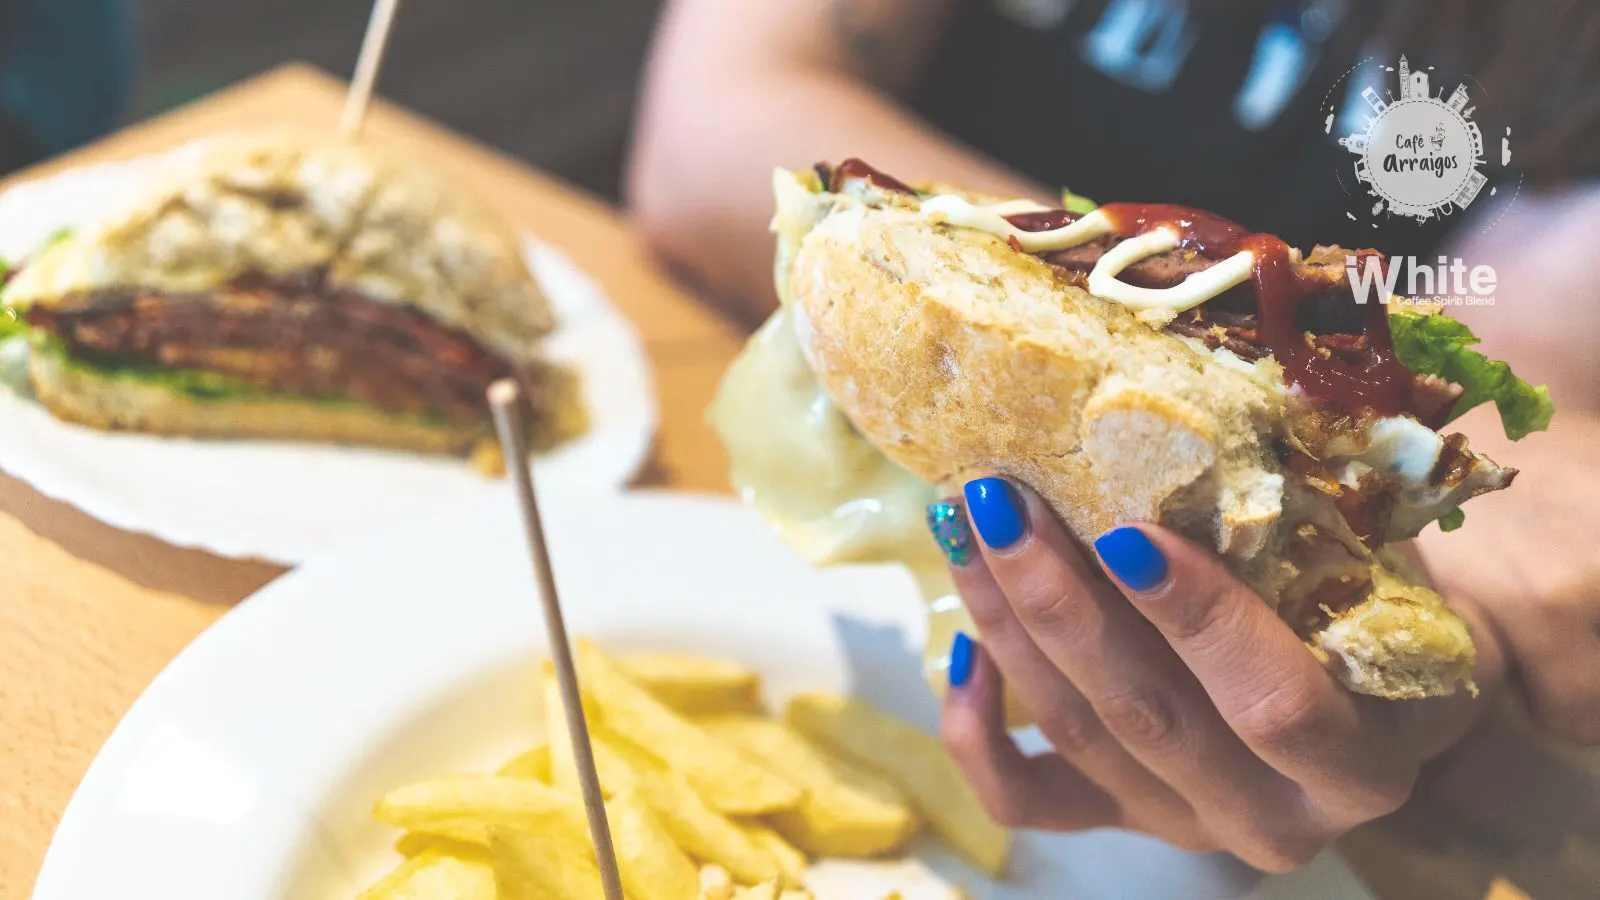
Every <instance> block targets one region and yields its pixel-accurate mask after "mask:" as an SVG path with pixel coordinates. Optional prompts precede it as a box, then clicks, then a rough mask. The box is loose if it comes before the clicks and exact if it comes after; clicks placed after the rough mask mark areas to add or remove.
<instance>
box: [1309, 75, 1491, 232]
mask: <svg viewBox="0 0 1600 900" xmlns="http://www.w3.org/2000/svg"><path fill="white" fill-rule="evenodd" d="M1398 70H1399V76H1400V96H1399V98H1398V99H1394V98H1393V97H1392V96H1384V95H1382V94H1379V93H1378V91H1377V90H1375V89H1373V88H1371V87H1368V88H1366V89H1365V90H1363V91H1362V92H1361V99H1362V100H1364V101H1365V102H1366V104H1367V106H1369V107H1370V108H1371V109H1372V115H1371V116H1369V117H1367V119H1366V121H1365V127H1364V128H1362V129H1361V130H1359V131H1357V132H1355V133H1354V134H1351V135H1349V136H1347V137H1343V138H1340V139H1339V145H1340V146H1342V147H1344V148H1345V149H1347V150H1349V151H1350V152H1351V153H1353V154H1355V156H1356V164H1355V168H1356V177H1357V178H1358V179H1360V180H1361V181H1362V182H1363V183H1364V184H1366V185H1367V187H1368V188H1369V190H1370V191H1371V193H1372V194H1373V196H1375V197H1376V198H1378V202H1377V204H1376V205H1375V206H1374V209H1373V212H1374V213H1378V212H1382V211H1387V212H1389V213H1391V214H1394V215H1400V216H1410V217H1412V218H1415V219H1417V220H1419V221H1422V220H1426V219H1429V218H1432V217H1433V216H1436V215H1449V214H1450V213H1452V212H1454V211H1455V210H1457V209H1465V208H1466V207H1467V206H1469V205H1471V203H1472V201H1473V200H1475V199H1477V197H1478V193H1479V192H1480V191H1481V190H1483V187H1484V185H1485V184H1487V183H1488V181H1489V179H1488V177H1487V176H1485V175H1484V174H1483V172H1482V171H1481V169H1482V168H1483V165H1484V159H1483V134H1482V133H1481V132H1480V131H1479V130H1478V124H1477V123H1476V122H1474V121H1472V113H1473V109H1474V108H1473V107H1472V106H1469V105H1468V103H1469V102H1470V101H1469V95H1468V93H1467V86H1466V85H1465V84H1461V85H1457V86H1456V89H1455V90H1454V91H1453V92H1451V94H1450V96H1449V97H1448V98H1444V97H1438V96H1434V94H1433V93H1432V90H1431V88H1430V87H1429V84H1428V81H1429V79H1428V73H1427V72H1426V71H1416V72H1413V71H1411V66H1410V63H1409V61H1407V59H1406V58H1405V57H1404V56H1402V57H1400V65H1399V67H1398Z"/></svg>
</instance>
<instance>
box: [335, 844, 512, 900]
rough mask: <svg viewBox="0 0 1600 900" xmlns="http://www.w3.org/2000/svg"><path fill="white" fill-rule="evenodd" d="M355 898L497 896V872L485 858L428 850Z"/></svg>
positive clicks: (471, 899)
mask: <svg viewBox="0 0 1600 900" xmlns="http://www.w3.org/2000/svg"><path fill="white" fill-rule="evenodd" d="M356 900H496V897H495V886H494V872H493V870H492V869H491V868H490V867H489V864H488V863H487V862H485V861H483V860H468V859H459V858H457V857H454V856H448V855H446V854H444V853H440V852H438V851H428V852H424V853H420V854H418V855H416V856H413V857H411V858H410V859H408V860H406V861H405V862H403V863H401V864H400V865H399V866H398V867H396V868H395V869H394V870H393V871H391V872H390V873H389V874H387V875H385V876H383V877H382V878H380V879H378V880H377V881H376V882H374V883H373V884H372V885H371V886H370V887H368V888H367V889H366V890H364V891H362V892H361V893H360V894H358V895H356Z"/></svg>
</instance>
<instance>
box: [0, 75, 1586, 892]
mask: <svg viewBox="0 0 1600 900" xmlns="http://www.w3.org/2000/svg"><path fill="white" fill-rule="evenodd" d="M342 95H343V85H342V84H341V83H340V82H338V81H336V80H334V79H331V78H329V77H328V76H326V75H323V74H321V73H320V72H317V71H316V70H313V69H310V68H307V67H304V66H296V65H290V66H285V67H283V68H280V69H277V70H275V71H273V72H271V73H268V74H267V75H264V76H262V77H260V78H258V79H255V80H253V81H250V82H246V83H244V84H241V85H239V86H237V87H234V88H231V89H229V90H227V91H224V92H222V93H220V94H217V95H215V96H213V97H210V98H208V99H205V100H203V101H200V102H198V103H195V104H193V105H191V106H188V107H185V108H182V109H179V110H177V111H175V112H173V113H170V114H168V115H165V116H162V117H160V118H158V119H154V120H151V121H149V122H146V123H143V124H140V125H137V126H134V127H131V128H129V129H127V130H125V131H122V132H120V133H118V134H116V135H114V136H112V137H110V138H108V139H106V140H104V141H101V142H99V143H97V144H94V145H92V146H89V147H86V148H84V149H82V150H80V151H78V152H75V153H72V154H70V155H68V156H65V157H62V158H59V159H56V160H52V161H50V162H48V163H46V164H44V165H41V166H38V167H36V168H34V169H31V170H29V171H27V172H23V173H21V174H19V175H17V176H15V177H14V178H12V179H8V180H7V182H6V184H5V185H0V188H3V187H4V186H8V185H9V184H11V183H14V182H15V181H18V180H23V179H28V178H33V177H37V176H39V175H43V174H47V173H50V172H53V171H58V170H61V169H64V168H67V167H70V166H74V165H79V164H83V163H88V162H100V161H107V160H114V159H120V158H125V157H129V156H134V155H138V154H142V153H149V152H152V151H156V150H160V149H163V148H167V147H170V146H173V145H175V144H178V143H181V142H183V141H186V140H190V139H192V138H195V137H199V136H201V135H204V134H207V133H210V132H213V131H215V130H218V129H223V128H236V127H242V126H263V125H273V124H296V125H302V126H320V125H323V124H327V125H329V126H330V127H331V124H332V123H333V122H335V121H336V120H337V118H338V111H339V106H340V102H341V100H342ZM367 128H368V133H369V134H370V135H371V136H372V137H373V139H375V140H381V141H383V142H385V143H393V144H395V145H398V146H401V147H404V148H407V149H409V150H412V151H415V152H416V153H417V154H418V155H419V156H420V157H421V158H423V159H426V160H428V161H430V163H433V164H435V165H436V166H437V167H438V168H439V169H440V170H442V171H444V172H446V173H447V174H448V175H449V176H450V177H453V178H456V179H458V180H459V181H460V182H461V183H462V184H464V185H466V186H467V187H469V188H471V189H473V190H474V191H475V192H477V193H479V194H481V195H482V196H483V197H484V198H485V199H486V200H488V201H489V202H490V203H492V204H494V205H496V206H497V207H498V208H499V209H500V210H501V211H502V212H503V213H504V214H505V215H506V217H507V218H508V219H510V220H511V221H513V222H515V223H516V224H517V225H518V226H520V227H522V228H525V229H527V230H528V231H531V232H532V233H534V234H536V235H538V236H539V237H541V238H543V239H545V240H548V241H550V242H552V243H554V244H557V245H559V246H561V247H562V248H563V249H564V250H565V251H566V252H567V253H568V254H569V255H570V256H571V257H572V259H573V260H574V261H575V262H576V263H577V264H578V265H579V266H581V267H582V268H583V269H584V270H586V271H587V272H589V273H591V274H592V275H594V276H595V277H597V278H598V279H599V280H600V281H601V282H602V283H603V285H604V287H605V290H606V292H607V294H608V295H609V296H610V297H611V298H612V300H613V301H614V302H615V303H616V304H617V305H618V306H619V307H620V308H621V309H622V310H623V312H625V313H626V314H627V315H628V316H629V317H630V318H631V319H632V320H633V322H634V323H635V325H636V326H637V327H638V329H639V331H640V333H641V334H642V336H643V338H644V345H645V348H646V351H647V352H648V354H649V356H650V360H651V362H652V363H653V365H654V370H655V378H656V388H657V391H658V392H659V395H660V405H661V428H660V434H659V437H658V439H657V442H656V448H655V454H654V460H653V463H652V465H651V467H650V469H649V470H648V471H647V472H646V473H645V475H644V476H643V477H642V478H641V483H645V484H654V485H662V486H670V487H673V488H683V489H693V490H710V491H726V490H727V486H726V480H725V460H724V457H723V454H722V450H721V447H720V446H719V445H718V443H717V441H716V439H715V438H714V436H713V435H712V434H711V433H710V431H709V430H708V429H707V428H706V427H705V426H704V424H703V422H702V414H703V410H704V408H705V405H706V403H707V402H708V401H709V400H710V397H711V394H712V391H713V389H714V387H715V385H716V383H717V379H718V378H719V377H720V375H721V372H722V370H723V368H724V367H725V366H726V365H727V363H728V362H729V360H731V359H732V357H733V355H734V354H735V353H736V352H737V351H738V348H739V346H740V343H741V341H742V338H743V332H742V331H741V329H740V328H739V327H737V326H736V325H734V324H732V323H731V322H729V321H727V320H724V319H723V318H721V317H720V316H719V315H717V314H716V312H715V311H714V310H712V309H711V308H710V307H707V306H704V305H702V304H700V303H697V302H696V301H695V300H694V299H693V298H691V297H690V296H689V295H688V294H686V293H685V292H684V291H683V290H681V289H680V288H678V287H677V286H675V285H674V284H673V283H672V282H671V281H670V280H669V279H668V278H667V277H666V276H665V275H664V274H663V273H662V272H661V271H660V270H659V269H658V268H657V267H656V266H655V265H654V264H653V263H652V262H651V261H650V260H649V258H648V257H647V255H646V253H645V251H644V249H643V248H642V246H641V244H640V242H639V240H638V238H637V237H636V236H635V235H634V233H633V232H632V231H631V230H630V228H629V227H628V225H627V223H626V222H625V221H624V220H623V219H621V218H620V217H619V216H618V214H617V212H616V211H615V210H614V209H612V208H611V207H609V206H608V205H606V204H604V203H601V202H599V201H597V200H595V199H593V198H592V197H589V196H587V195H584V194H582V193H580V192H578V191H576V190H574V189H572V188H570V187H568V186H565V185H563V184H561V183H558V182H556V181H554V180H552V179H551V178H549V177H546V176H543V175H540V174H539V173H537V172H534V171H531V170H530V169H528V168H526V167H525V166H523V165H521V164H519V163H517V162H515V161H513V160H511V159H509V158H507V157H504V156H502V155H499V154H497V153H494V152H492V151H490V150H487V149H485V148H483V147H481V146H479V145H476V144H474V143H472V142H470V141H468V140H466V139H463V138H461V137H458V136H455V135H452V134H450V133H448V132H446V131H445V130H443V129H441V128H439V127H438V126H435V125H433V124H431V123H429V122H427V121H424V120H422V119H420V118H419V117H417V116H414V115H411V114H408V113H406V112H404V111H402V110H399V109H396V108H394V107H389V106H383V105H380V106H379V107H378V108H377V109H376V110H375V111H374V112H373V114H372V116H371V117H370V119H369V121H368V126H367ZM0 427H3V426H0ZM281 571H282V570H281V569H279V568H278V567H275V566H269V565H265V564H262V563H255V562H241V561H238V560H224V559H220V558H217V557H214V556H211V555H209V554H206V553H203V552H198V551H194V550H186V549H180V548H175V547H172V546H169V545H167V544H164V543H162V542H160V541H157V540H154V539H152V538H149V537H144V536H139V535H133V534H129V533H126V532H122V531H119V530H116V529H113V528H109V527H107V526H105V525H101V524H99V523H98V522H95V521H94V520H92V519H89V518H88V517H86V516H84V515H83V514H81V513H78V512H77V511H76V510H73V509H71V508H70V507H68V506H66V505H64V504H61V503H58V502H56V501H53V500H50V499H47V498H44V497H41V496H40V495H39V494H37V493H36V492H34V491H32V490H31V489H30V488H29V487H27V486H26V485H24V484H21V483H19V482H17V481H16V480H14V479H11V478H8V477H6V476H5V475H4V474H0V897H5V898H11V897H18V898H20V897H23V896H26V895H27V893H28V892H29V891H30V890H31V887H32V884H33V881H34V878H35V877H36V875H37V873H38V870H39V865H40V862H41V861H42V859H43V856H44V851H45V847H46V846H47V844H48V843H49V840H50V835H51V833H52V832H53V831H54V829H55V826H56V822H57V821H58V820H59V819H60V816H61V813H62V810H63V809H64V808H65V806H66V803H67V800H68V798H69V797H70V796H71V794H72V791H73V788H74V787H75V786H76V785H77V783H78V780H79V779H80V778H81V777H82V775H83V773H84V770H85V769H86V768H87V767H88V765H89V762H90V760H91V759H92V758H93V756H94V754H95V751H96V750H97V749H98V748H99V747H100V745H101V743H102V742H103V741H104V740H105V739H106V737H107V736H108V735H109V734H110V732H111V730H112V728H113V727H115V725H116V723H117V720H118V719H119V718H120V717H121V715H122V714H123V712H124V711H126V710H127V708H128V706H129V705H130V704H131V703H132V702H133V700H134V698H135V697H137V696H138V694H139V692H140V691H141V690H143V689H144V687H145V685H146V684H148V683H149V682H150V680H151V679H152V678H153V677H154V676H155V674H156V673H157V672H158V671H159V670H160V669H161V667H162V666H164V665H165V664H166V663H167V662H168V661H169V660H170V659H172V657H173V656H174V655H175V654H176V653H177V652H178V651H179V650H181V649H182V648H183V647H184V646H185V645H186V644H188V643H189V641H191V640H192V639H193V638H194V637H195V636H196V635H198V634H199V633H200V632H201V631H202V630H203V629H205V628H206V626H208V625H210V624H211V623H212V622H213V621H215V620H216V619H217V617H218V616H220V615H222V614H223V613H224V612H226V611H227V610H228V608H229V606H230V605H231V604H232V603H234V602H236V601H238V600H239V599H240V598H242V597H244V596H245V595H247V594H248V593H250V592H251V591H252V590H254V589H255V588H257V587H259V586H260V585H262V584H264V583H266V582H267V581H269V580H271V579H272V578H274V577H276V576H277V575H278V574H280V573H281ZM1597 797H1600V765H1597V764H1596V762H1595V760H1594V757H1593V756H1591V755H1583V754H1577V753H1572V752H1567V751H1562V750H1559V749H1556V748H1551V747H1548V746H1545V745H1544V744H1542V743H1540V742H1538V741H1536V740H1535V739H1533V738H1531V737H1529V736H1528V735H1527V734H1526V732H1525V731H1523V729H1522V728H1521V727H1520V725H1518V724H1517V723H1516V722H1515V721H1514V719H1513V718H1512V717H1511V716H1509V715H1508V716H1503V717H1501V718H1500V719H1498V720H1497V721H1495V722H1492V723H1491V724H1490V725H1488V726H1486V727H1485V728H1484V729H1483V730H1482V731H1481V732H1480V733H1479V734H1477V735H1475V736H1474V737H1473V738H1472V739H1471V740H1470V741H1469V742H1468V743H1467V744H1466V745H1464V746H1463V747H1462V748H1460V749H1458V750H1457V751H1456V752H1454V753H1453V754H1452V755H1451V756H1450V757H1448V758H1447V759H1445V760H1442V761H1441V762H1440V763H1439V764H1438V765H1436V766H1435V767H1433V769H1432V770H1430V771H1429V773H1428V774H1427V775H1426V777H1425V778H1424V781H1423V782H1422V784H1421V785H1420V786H1419V788H1418V791H1417V796H1416V798H1415V799H1414V800H1413V802H1412V803H1411V804H1409V805H1408V806H1407V807H1406V808H1405V809H1404V810H1402V811H1401V812H1400V813H1397V814H1396V815H1395V816H1393V817H1391V819H1389V820H1386V821H1384V822H1380V823H1375V824H1374V825H1372V826H1369V827H1367V828H1364V829H1362V830H1360V831H1358V832H1357V833H1355V834H1353V835H1351V836H1349V837H1347V838H1346V839H1345V841H1344V843H1343V845H1342V846H1343V848H1344V850H1345V852H1346V853H1347V855H1349V857H1350V858H1351V860H1352V861H1353V862H1354V863H1355V864H1356V867H1357V869H1358V871H1359V872H1360V873H1361V874H1362V876H1363V877H1364V878H1365V879H1366V880H1367V881H1368V883H1369V884H1370V885H1371V886H1372V888H1373V889H1374V890H1375V891H1376V892H1377V893H1378V895H1379V896H1380V897H1381V898H1383V900H1412V898H1430V900H1431V898H1442V900H1457V898H1459V900H1480V898H1484V897H1492V898H1494V900H1509V898H1514V897H1520V896H1523V895H1524V892H1526V894H1528V895H1531V896H1535V897H1541V898H1542V897H1600V850H1597V846H1600V801H1597Z"/></svg>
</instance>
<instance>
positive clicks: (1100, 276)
mask: <svg viewBox="0 0 1600 900" xmlns="http://www.w3.org/2000/svg"><path fill="white" fill-rule="evenodd" d="M1049 208H1050V207H1047V206H1041V205H1039V204H1037V203H1034V202H1033V201H1031V200H1007V201H1004V202H1002V203H990V204H984V205H978V204H973V203H970V202H968V201H967V200H966V199H964V198H962V197H957V196H955V195H953V194H940V195H938V196H934V197H929V198H928V199H926V200H924V201H922V215H923V216H924V217H925V218H927V219H928V220H929V221H933V222H943V223H946V224H949V225H955V226H957V227H959V228H972V229H976V230H978V231H983V232H987V233H989V234H992V235H995V236H996V237H1001V238H1006V239H1008V240H1015V241H1016V243H1017V245H1018V246H1020V247H1021V248H1022V249H1023V250H1025V251H1027V252H1029V253H1048V252H1050V251H1053V250H1066V249H1069V248H1072V247H1076V246H1078V245H1080V244H1086V243H1088V242H1089V241H1092V240H1094V239H1096V238H1099V237H1103V236H1105V235H1107V234H1111V233H1112V231H1113V228H1112V223H1111V220H1110V218H1109V217H1107V216H1106V214H1105V212H1104V211H1103V210H1098V209H1097V210H1094V211H1093V212H1090V213H1088V214H1086V215H1084V216H1083V217H1082V218H1079V219H1077V220H1075V221H1073V222H1070V223H1068V224H1066V225H1064V226H1062V227H1060V228H1052V229H1050V230H1049V231H1024V230H1022V229H1021V228H1018V227H1017V226H1015V225H1013V224H1011V223H1010V222H1008V221H1006V219H1005V217H1006V216H1014V215H1017V214H1019V213H1030V212H1045V211H1047V210H1049ZM1180 240H1181V238H1180V236H1179V234H1178V233H1177V232H1176V231H1175V230H1173V229H1171V228H1164V227H1162V228H1155V229H1152V230H1150V231H1147V232H1145V233H1144V234H1141V235H1138V236H1136V237H1131V238H1128V239H1127V240H1125V241H1122V242H1120V243H1118V244H1117V245H1116V246H1115V247H1112V248H1111V249H1110V250H1108V251H1106V253H1105V255H1104V256H1102V257H1100V259H1099V261H1097V262H1096V263H1095V265H1094V269H1093V270H1091V271H1090V272H1089V292H1090V293H1091V294H1094V295H1095V296H1096V297H1099V298H1101V299H1103V300H1110V301H1112V302H1114V303H1121V304H1122V305H1124V306H1127V307H1131V308H1133V309H1138V310H1161V311H1168V312H1172V313H1179V312H1183V311H1184V310H1187V309H1194V308H1195V307H1196V306H1199V305H1200V304H1202V303H1204V302H1206V301H1207V300H1210V299H1211V298H1213V297H1215V296H1217V295H1218V294H1221V293H1222V292H1223V291H1226V290H1228V289H1229V288H1232V287H1234V286H1235V285H1238V284H1242V283H1243V282H1244V281H1245V279H1247V278H1249V277H1250V273H1251V271H1252V269H1253V268H1254V267H1255V261H1256V258H1255V254H1254V253H1251V252H1250V251H1248V250H1241V251H1239V252H1238V253H1235V254H1234V255H1232V256H1230V257H1228V258H1227V259H1225V260H1223V261H1221V262H1219V263H1217V264H1216V265H1214V266H1211V267H1210V268H1208V269H1206V270H1205V271H1203V272H1196V273H1195V274H1193V275H1190V276H1189V277H1187V278H1185V279H1184V280H1183V281H1182V282H1180V283H1178V284H1175V285H1173V286H1172V287H1169V288H1144V287H1136V286H1134V285H1131V284H1128V283H1127V282H1125V281H1123V280H1121V279H1119V278H1118V277H1117V276H1118V275H1119V274H1121V272H1122V270H1123V269H1126V268H1127V267H1129V266H1131V265H1133V264H1134V263H1136V262H1138V261H1139V260H1141V259H1144V258H1145V257H1148V256H1154V255H1156V254H1158V253H1166V252H1167V251H1169V250H1176V249H1177V248H1178V244H1179V242H1180Z"/></svg>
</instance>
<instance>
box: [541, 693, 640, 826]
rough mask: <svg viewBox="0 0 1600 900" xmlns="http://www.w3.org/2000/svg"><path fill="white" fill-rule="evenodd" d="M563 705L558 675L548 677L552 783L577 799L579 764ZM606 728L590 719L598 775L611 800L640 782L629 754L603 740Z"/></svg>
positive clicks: (546, 696)
mask: <svg viewBox="0 0 1600 900" xmlns="http://www.w3.org/2000/svg"><path fill="white" fill-rule="evenodd" d="M564 709H565V707H563V706H562V700H561V689H560V687H559V686H558V685H557V684H556V678H555V674H554V673H551V672H546V673H545V675H544V710H545V728H546V730H548V731H549V732H550V783H551V785H553V786H554V787H555V788H557V789H558V790H562V791H565V792H567V793H569V794H572V795H574V796H576V795H578V794H579V792H580V790H581V789H580V787H579V785H578V763H577V760H576V759H574V758H573V755H572V740H571V736H570V735H569V734H568V733H567V720H566V714H565V712H564ZM604 732H605V727H604V726H602V725H601V724H599V722H597V721H596V720H595V719H594V718H593V717H590V718H589V749H590V751H591V752H592V753H593V754H594V768H595V774H596V775H598V776H600V790H601V792H602V793H603V794H605V795H606V796H607V797H612V796H615V795H617V794H620V793H622V792H624V791H627V790H631V789H632V788H633V787H634V785H635V784H637V782H638V780H639V779H638V776H637V775H636V774H635V770H636V765H635V763H633V762H631V761H630V759H629V757H628V755H626V752H625V751H619V750H617V749H616V747H617V744H618V743H619V742H613V741H606V740H604V739H603V735H604Z"/></svg>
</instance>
